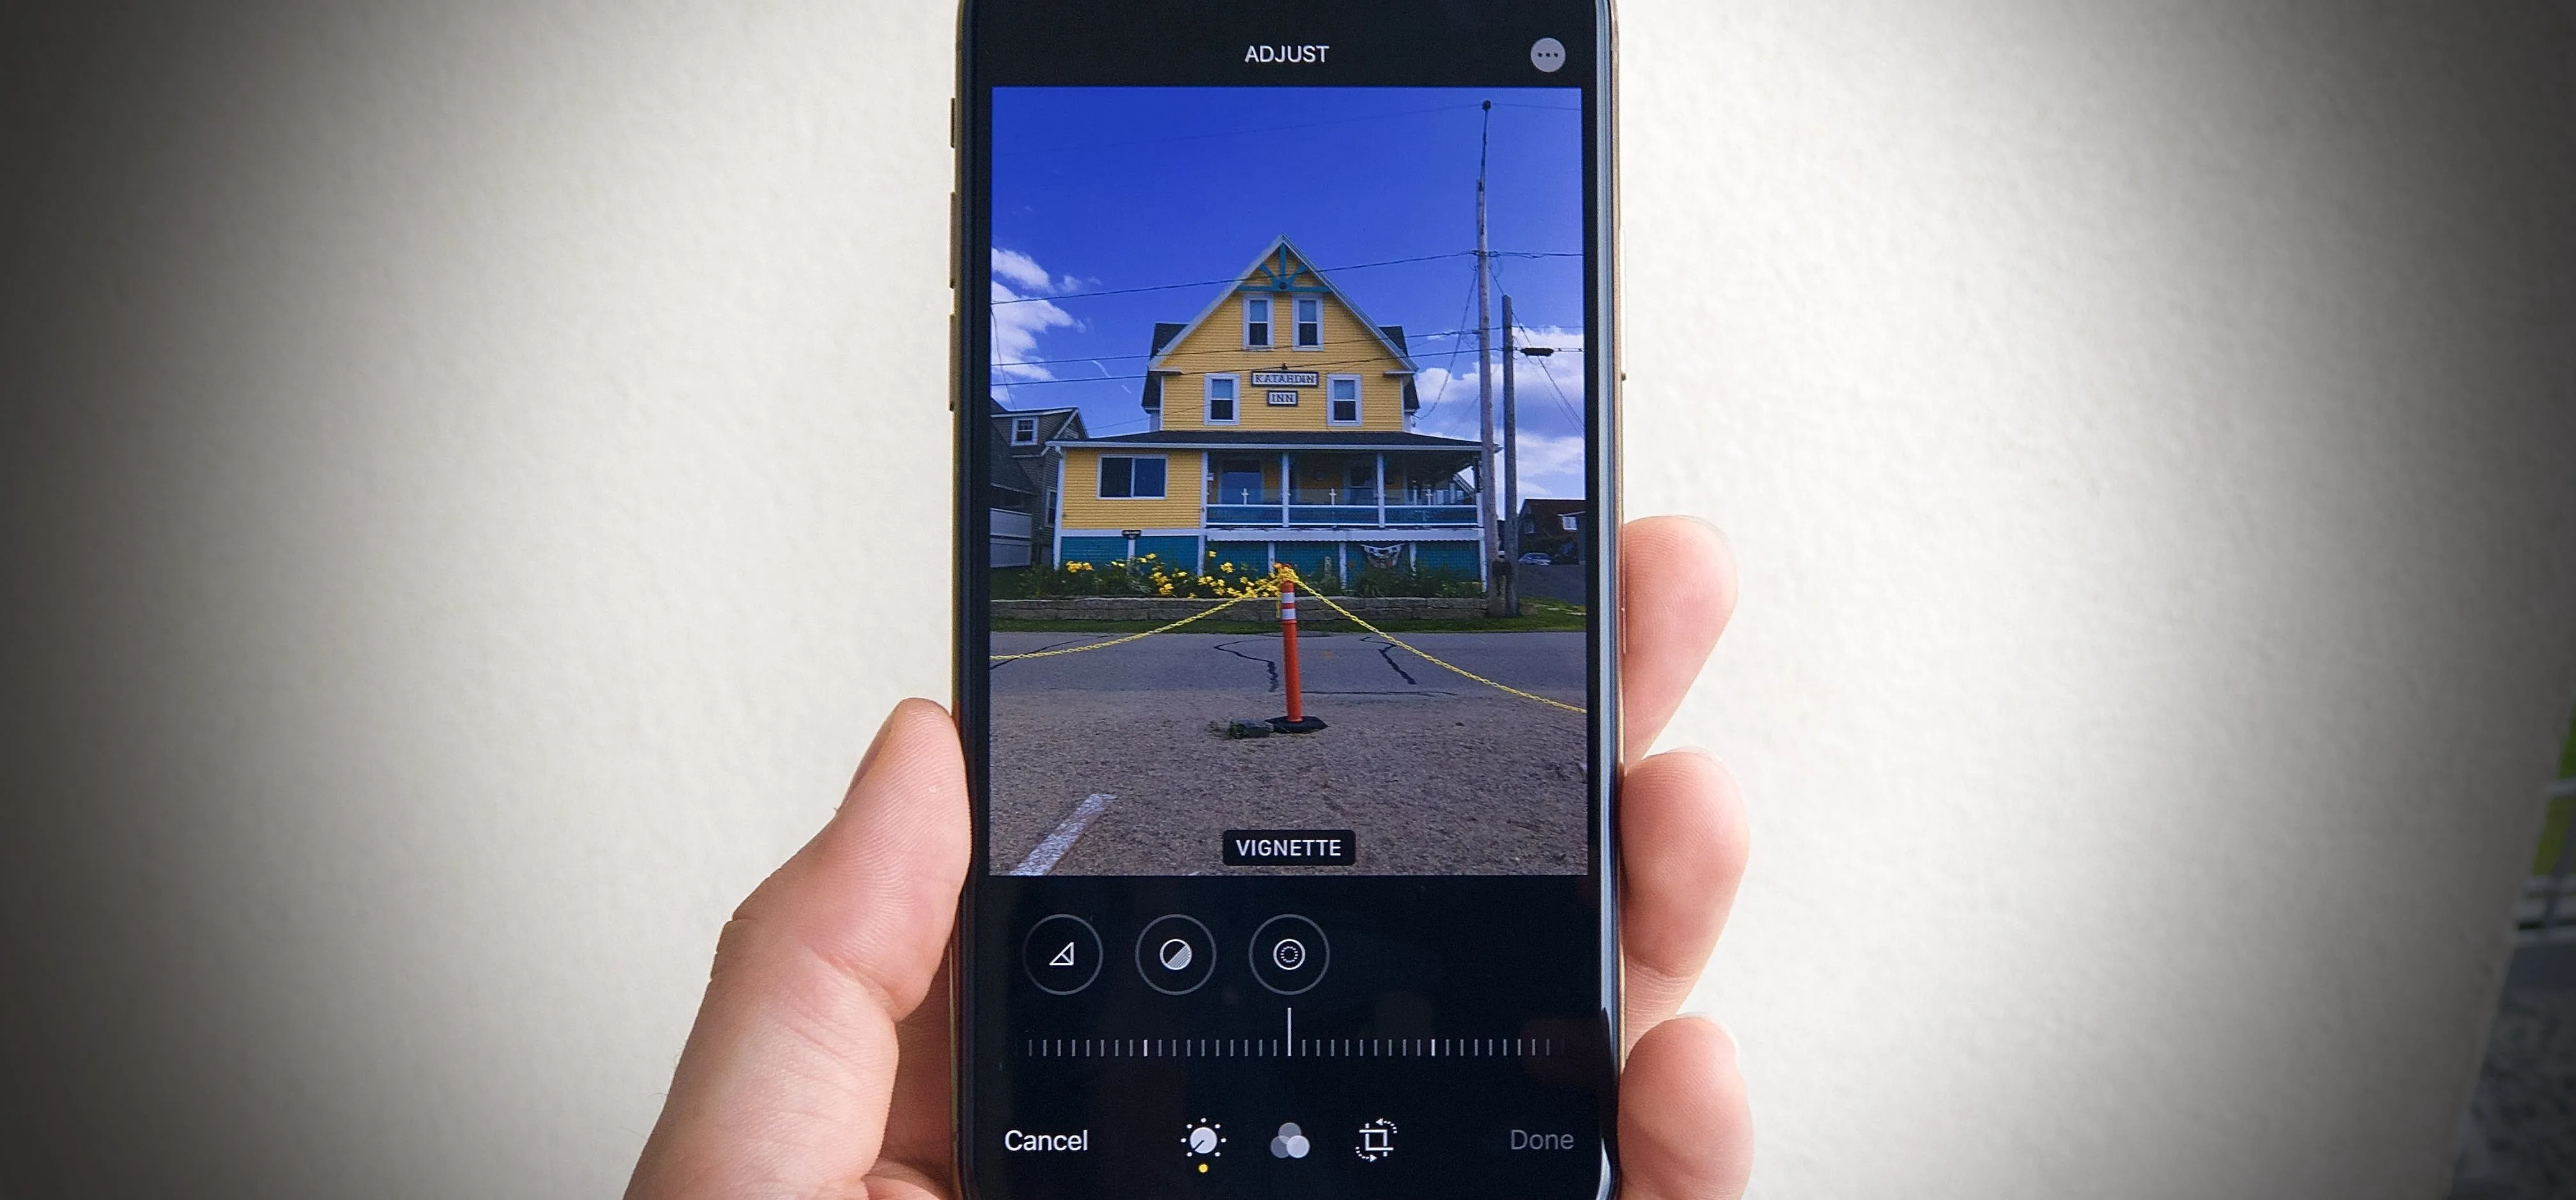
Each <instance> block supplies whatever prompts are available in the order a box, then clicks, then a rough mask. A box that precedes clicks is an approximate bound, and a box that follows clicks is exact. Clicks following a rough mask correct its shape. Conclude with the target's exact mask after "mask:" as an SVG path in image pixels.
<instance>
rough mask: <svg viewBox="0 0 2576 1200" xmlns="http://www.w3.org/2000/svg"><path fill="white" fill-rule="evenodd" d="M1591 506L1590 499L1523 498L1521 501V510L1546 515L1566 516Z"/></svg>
mask: <svg viewBox="0 0 2576 1200" xmlns="http://www.w3.org/2000/svg"><path fill="white" fill-rule="evenodd" d="M1590 507H1592V502H1591V501H1589V500H1523V501H1521V511H1522V512H1525V513H1537V514H1541V515H1546V516H1564V515H1566V514H1568V513H1580V512H1582V511H1583V510H1585V509H1587V508H1590Z"/></svg>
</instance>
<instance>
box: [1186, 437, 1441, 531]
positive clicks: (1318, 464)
mask: <svg viewBox="0 0 2576 1200" xmlns="http://www.w3.org/2000/svg"><path fill="white" fill-rule="evenodd" d="M1475 468H1476V459H1475V456H1474V455H1472V454H1460V453H1458V452H1456V451H1439V452H1429V453H1424V452H1401V451H1393V452H1391V451H1370V452H1353V451H1308V452H1303V453H1300V452H1294V451H1279V452H1276V453H1268V454H1213V455H1210V456H1209V459H1208V470H1207V489H1206V496H1205V499H1204V502H1203V504H1204V508H1203V520H1204V521H1205V523H1206V524H1207V525H1208V526H1209V527H1211V528H1228V527H1233V528H1271V529H1293V528H1299V527H1325V528H1343V529H1350V528H1379V529H1428V528H1468V529H1472V528H1475V525H1476V490H1475V488H1474V486H1472V483H1471V481H1472V480H1473V478H1474V475H1475Z"/></svg>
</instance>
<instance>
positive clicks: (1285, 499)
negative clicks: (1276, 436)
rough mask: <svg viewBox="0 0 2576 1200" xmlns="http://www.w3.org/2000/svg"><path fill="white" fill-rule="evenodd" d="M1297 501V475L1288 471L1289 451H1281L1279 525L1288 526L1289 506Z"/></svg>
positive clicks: (1283, 527) (1284, 527)
mask: <svg viewBox="0 0 2576 1200" xmlns="http://www.w3.org/2000/svg"><path fill="white" fill-rule="evenodd" d="M1295 503H1297V477H1296V476H1294V475H1291V474H1289V473H1288V452H1287V451H1285V450H1282V451H1280V452H1279V527H1280V528H1281V529H1286V528H1288V525H1289V511H1288V510H1289V506H1290V505H1293V504H1295Z"/></svg>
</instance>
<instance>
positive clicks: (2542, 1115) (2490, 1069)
mask: <svg viewBox="0 0 2576 1200" xmlns="http://www.w3.org/2000/svg"><path fill="white" fill-rule="evenodd" d="M2469 1114H2470V1116H2471V1117H2472V1118H2473V1119H2474V1120H2475V1122H2476V1133H2477V1135H2478V1136H2479V1139H2480V1140H2482V1141H2483V1142H2484V1143H2485V1145H2484V1150H2483V1153H2482V1154H2481V1153H2477V1152H2472V1153H2471V1154H2469V1155H2466V1156H2464V1157H2463V1159H2462V1162H2461V1171H2460V1176H2459V1178H2458V1179H2456V1180H2455V1181H2454V1183H2453V1185H2452V1190H2451V1195H2452V1196H2453V1197H2454V1198H2455V1200H2472V1198H2474V1200H2544V1198H2548V1197H2566V1196H2576V989H2567V988H2552V989H2525V988H2509V989H2507V990H2506V991H2505V993H2504V998H2503V1000H2502V1001H2501V1002H2500V1003H2499V1004H2498V1005H2497V1006H2496V1016H2495V1024H2494V1026H2493V1027H2492V1028H2491V1029H2490V1030H2489V1031H2488V1034H2487V1054H2486V1062H2485V1065H2484V1067H2483V1068H2482V1069H2481V1070H2480V1072H2479V1074H2478V1090H2477V1095H2476V1098H2475V1099H2474V1100H2472V1101H2471V1102H2470V1106H2469Z"/></svg>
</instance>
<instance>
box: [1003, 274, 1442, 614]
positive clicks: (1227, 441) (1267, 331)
mask: <svg viewBox="0 0 2576 1200" xmlns="http://www.w3.org/2000/svg"><path fill="white" fill-rule="evenodd" d="M1150 354H1151V358H1150V360H1149V361H1148V362H1147V363H1146V364H1145V389H1144V392H1145V394H1144V400H1143V405H1144V408H1145V412H1146V415H1147V417H1148V418H1149V419H1150V421H1151V425H1152V428H1151V429H1150V430H1148V431H1147V432H1144V433H1132V434H1122V435H1119V436H1116V437H1100V438H1086V437H1082V436H1079V435H1069V436H1066V437H1064V438H1061V439H1059V440H1057V441H1055V442H1054V443H1053V448H1054V449H1055V450H1056V451H1057V452H1058V457H1057V458H1056V459H1055V466H1056V469H1057V479H1056V489H1057V492H1058V495H1059V497H1060V499H1059V501H1058V503H1059V508H1058V512H1059V514H1060V516H1061V521H1060V522H1059V524H1058V527H1057V528H1056V530H1055V555H1056V561H1058V562H1073V561H1083V562H1094V563H1107V562H1114V561H1117V560H1119V559H1123V558H1128V557H1131V556H1140V555H1145V554H1153V555H1155V556H1157V557H1158V558H1159V559H1160V560H1161V561H1164V562H1170V563H1176V564H1183V565H1191V566H1195V567H1197V568H1199V569H1205V568H1206V567H1207V566H1209V565H1211V564H1220V563H1225V562H1232V563H1234V564H1236V566H1237V567H1238V568H1240V567H1242V566H1244V565H1246V564H1252V565H1253V566H1255V567H1256V568H1257V569H1267V567H1268V566H1269V565H1270V564H1273V563H1279V562H1286V563H1289V564H1291V565H1293V566H1295V567H1297V568H1299V569H1300V570H1304V571H1308V572H1315V571H1319V570H1324V569H1329V570H1331V571H1333V572H1334V573H1336V574H1337V575H1339V576H1340V577H1341V578H1343V579H1349V578H1350V577H1351V576H1352V574H1353V573H1354V572H1356V571H1357V570H1358V569H1359V568H1360V567H1362V566H1364V565H1366V564H1367V563H1368V562H1370V561H1371V560H1372V559H1374V560H1375V561H1377V562H1379V563H1381V564H1389V565H1391V564H1398V563H1402V564H1406V565H1411V566H1415V567H1419V568H1424V569H1445V570H1450V571H1455V572H1457V573H1459V574H1461V575H1464V576H1470V577H1476V578H1481V577H1482V575H1483V569H1484V564H1483V561H1482V558H1483V556H1482V555H1481V554H1480V553H1478V536H1477V529H1476V492H1475V486H1474V483H1473V480H1474V476H1475V472H1476V457H1477V456H1476V443H1474V442H1472V441H1464V440H1461V439H1458V438H1444V437H1432V436H1429V435H1426V434H1420V433H1414V432H1412V431H1411V430H1410V428H1409V426H1410V425H1411V423H1412V419H1413V415H1414V413H1415V411H1416V410H1418V409H1419V408H1420V407H1421V398H1420V396H1419V394H1418V393H1417V392H1416V391H1415V389H1414V382H1413V380H1414V372H1415V368H1414V364H1413V359H1412V358H1411V357H1410V356H1409V355H1408V354H1407V353H1406V351H1405V344H1404V330H1403V328H1402V327H1400V326H1392V325H1390V326H1379V325H1373V324H1371V323H1370V322H1369V320H1368V318H1367V317H1366V316H1364V315H1362V314H1361V312H1360V310H1359V308H1358V306H1356V305H1354V304H1352V303H1351V302H1350V300H1349V298H1348V297H1346V296H1344V295H1343V294H1342V293H1341V291H1340V290H1339V289H1337V288H1335V287H1334V286H1333V285H1332V284H1331V282H1329V281H1328V280H1326V279H1325V278H1324V277H1323V276H1322V275H1321V274H1319V273H1317V272H1316V270H1315V268H1314V267H1313V266H1312V265H1311V264H1309V263H1308V262H1307V261H1306V258H1305V256H1304V255H1302V254H1300V253H1299V252H1298V250H1297V248H1296V247H1295V246H1293V245H1291V244H1289V242H1288V239H1286V238H1284V237H1283V238H1281V239H1279V240H1278V241H1276V242H1273V243H1272V244H1271V246H1270V248H1269V249H1267V250H1264V251H1262V253H1261V257H1260V258H1259V259H1257V260H1255V261H1254V262H1253V264H1252V265H1251V266H1250V267H1248V268H1246V269H1245V270H1244V272H1243V274H1242V275H1241V276H1239V277H1238V278H1237V280H1236V282H1235V284H1234V286H1233V287H1231V288H1229V289H1227V290H1226V291H1225V292H1223V293H1220V294H1219V295H1218V296H1217V297H1216V299H1215V301H1214V302H1213V303H1211V304H1209V305H1208V307H1207V309H1206V311H1204V312H1201V313H1200V314H1199V315H1198V317H1197V318H1196V319H1195V320H1192V321H1190V322H1189V323H1187V324H1184V325H1170V324H1158V325H1156V326H1155V327H1154V341H1153V346H1152V349H1151V351H1150Z"/></svg>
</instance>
